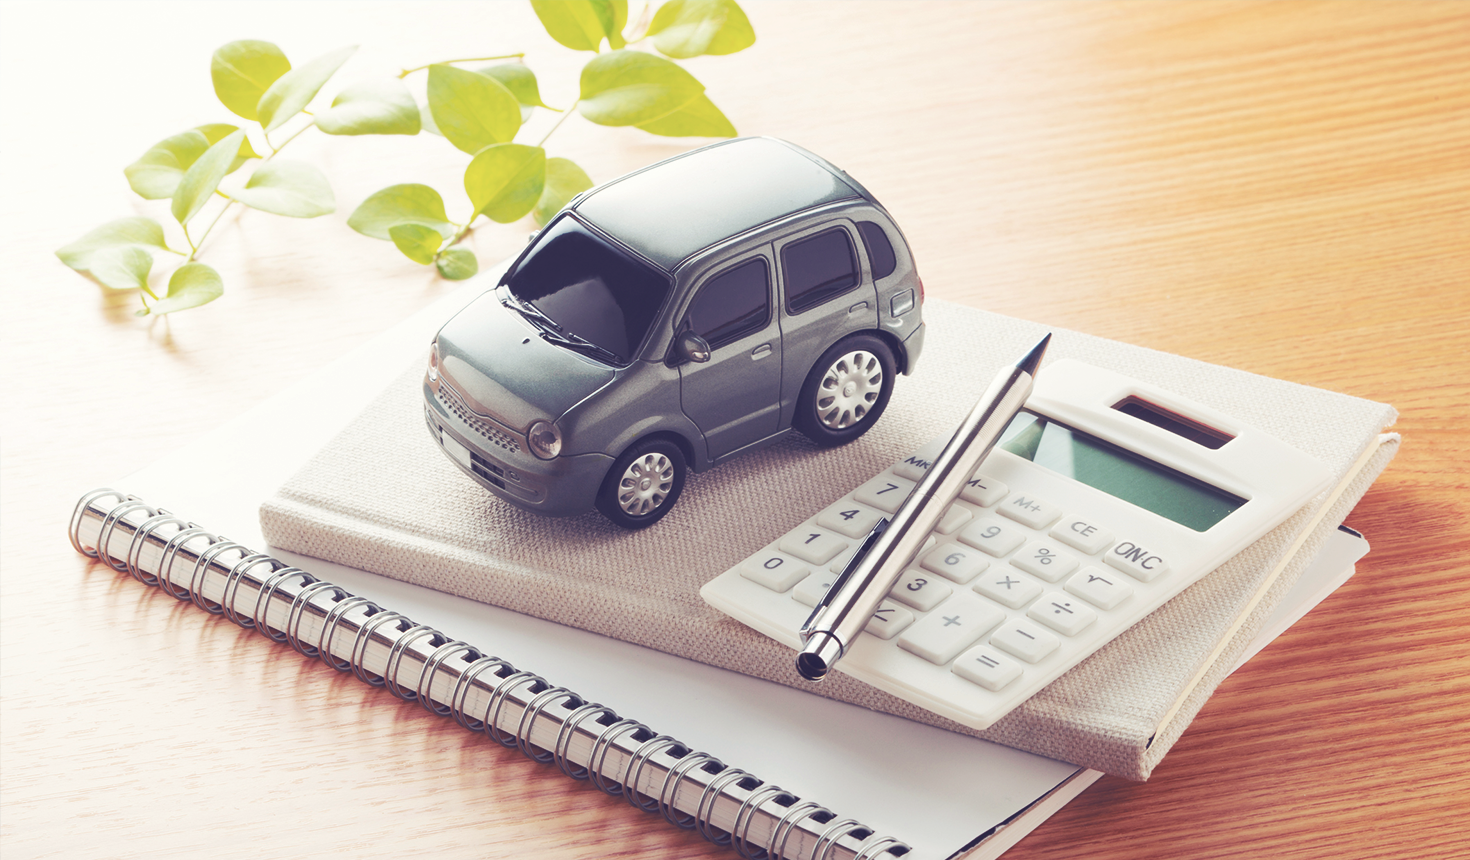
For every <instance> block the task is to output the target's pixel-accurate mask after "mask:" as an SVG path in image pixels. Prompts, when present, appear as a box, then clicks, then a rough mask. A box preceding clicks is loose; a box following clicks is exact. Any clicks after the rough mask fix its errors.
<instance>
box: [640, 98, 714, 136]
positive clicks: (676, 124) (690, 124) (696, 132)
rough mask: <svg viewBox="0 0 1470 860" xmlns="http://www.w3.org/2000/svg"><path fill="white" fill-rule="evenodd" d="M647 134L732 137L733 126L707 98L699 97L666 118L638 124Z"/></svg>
mask: <svg viewBox="0 0 1470 860" xmlns="http://www.w3.org/2000/svg"><path fill="white" fill-rule="evenodd" d="M638 127H639V128H641V129H643V130H644V131H646V132H648V133H649V134H661V135H663V136H664V137H734V136H735V126H734V125H732V124H731V123H730V120H729V119H727V118H726V117H725V114H724V113H722V112H721V111H720V109H719V108H717V107H715V103H714V102H712V101H710V100H709V96H703V95H702V96H700V97H699V98H697V99H695V100H694V101H692V102H690V103H689V104H687V105H684V106H683V107H681V108H679V109H678V110H676V111H674V112H673V113H671V114H669V115H668V116H663V117H659V118H658V119H656V120H654V121H652V122H645V123H640V124H639V125H638Z"/></svg>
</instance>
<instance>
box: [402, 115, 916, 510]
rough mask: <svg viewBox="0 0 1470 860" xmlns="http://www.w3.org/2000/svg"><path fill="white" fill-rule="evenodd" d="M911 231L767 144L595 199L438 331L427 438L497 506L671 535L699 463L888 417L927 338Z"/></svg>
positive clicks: (569, 210) (696, 158)
mask: <svg viewBox="0 0 1470 860" xmlns="http://www.w3.org/2000/svg"><path fill="white" fill-rule="evenodd" d="M923 295H924V294H923V284H921V283H920V281H919V278H918V274H917V273H916V272H915V270H914V262H913V259H912V258H911V257H910V255H909V250H908V246H907V244H905V242H904V239H903V234H902V233H900V232H899V229H898V226H897V225H896V224H894V223H893V219H892V218H890V217H889V215H888V213H887V211H885V210H884V209H883V207H882V206H881V205H879V204H878V202H877V201H876V200H874V199H873V196H872V195H871V194H869V193H868V191H867V190H866V189H864V188H863V187H862V186H861V185H859V184H858V183H857V182H855V181H854V180H853V179H852V178H851V177H850V176H848V175H847V174H846V173H844V172H842V171H841V170H839V169H837V168H836V167H833V166H832V165H831V164H829V163H828V162H827V161H825V160H823V159H822V158H819V157H818V156H816V155H813V154H812V153H810V152H807V151H806V150H803V149H801V148H799V147H797V146H793V145H792V144H789V143H786V142H784V141H779V140H774V139H771V138H740V139H736V140H730V141H726V142H722V143H717V144H714V145H712V146H707V147H703V148H701V149H696V150H693V151H691V152H688V153H685V154H683V155H680V156H676V157H674V158H670V159H668V160H667V161H662V162H659V163H658V164H654V165H652V166H650V167H647V168H644V169H642V170H639V171H636V172H634V173H630V174H628V175H627V176H624V177H622V178H619V179H615V180H613V181H611V182H608V183H606V184H604V185H601V186H598V187H597V188H593V189H591V190H590V191H587V192H585V193H583V194H581V195H579V196H577V197H576V198H575V199H573V200H572V202H571V203H569V204H568V205H567V207H566V208H565V209H563V210H562V211H561V212H560V213H558V214H557V216H556V217H555V219H553V220H552V221H551V222H550V223H549V224H547V226H546V228H545V229H543V230H541V231H540V233H538V234H537V235H536V236H534V237H533V240H532V242H531V243H529V244H528V245H527V247H526V249H525V250H524V251H523V252H522V253H521V255H520V257H519V258H517V259H516V261H515V262H514V263H513V264H512V265H511V266H510V267H509V268H508V269H507V270H506V273H505V275H504V276H503V277H502V278H501V279H500V282H499V284H498V285H497V286H496V287H495V288H494V289H493V290H490V291H488V292H486V293H485V294H484V295H481V296H480V297H479V298H477V299H475V300H474V301H473V302H471V303H470V304H469V306H467V307H466V308H465V309H464V310H462V311H460V312H459V313H458V314H457V315H456V316H455V317H454V318H453V319H451V320H450V321H449V322H448V323H446V324H445V325H444V327H443V328H442V329H441V330H440V331H439V334H438V336H437V337H436V338H435V340H434V347H433V352H432V355H431V358H430V363H429V368H428V372H427V375H426V377H425V380H424V399H425V404H426V408H425V412H426V417H427V419H428V424H429V429H430V431H431V432H432V433H433V435H434V438H435V439H436V440H437V441H438V442H439V444H440V445H441V446H443V448H444V451H445V453H447V454H448V455H449V457H450V458H451V459H452V460H454V461H455V462H456V463H458V464H459V465H460V467H461V468H463V469H464V470H465V471H466V472H467V473H469V475H470V476H471V477H473V478H474V479H475V480H476V481H478V482H479V483H480V484H482V485H483V486H484V487H486V488H487V489H488V490H490V492H492V493H494V494H495V495H497V496H499V497H501V498H502V499H505V500H506V501H508V502H511V503H512V504H515V505H518V506H520V507H522V508H525V509H526V510H529V511H535V512H537V513H541V514H547V515H551V516H565V515H570V514H579V513H583V512H585V511H588V510H590V509H592V508H593V507H595V508H597V510H599V511H601V512H602V513H603V514H604V515H606V516H607V518H608V519H610V520H612V521H613V522H614V523H616V524H618V525H620V526H623V527H624V528H630V529H632V528H642V527H644V526H648V525H652V524H653V523H655V522H657V521H658V520H659V519H660V518H661V517H663V516H664V514H666V513H668V511H669V509H670V508H671V507H673V505H674V502H675V501H677V500H678V498H679V493H680V491H681V490H682V488H683V486H684V478H685V475H686V473H687V472H688V471H689V470H691V469H692V470H693V471H695V472H702V471H704V470H706V469H708V468H710V467H712V466H715V465H718V464H720V463H723V462H724V461H726V460H728V459H730V458H732V457H735V456H737V455H739V454H742V453H744V452H747V451H752V450H755V449H757V448H761V447H763V446H766V445H769V444H771V443H772V442H775V441H776V440H778V439H780V438H782V437H783V436H785V435H786V434H788V433H790V432H792V430H793V429H795V430H800V431H801V432H802V433H804V434H805V435H806V436H808V437H810V438H811V439H812V441H814V442H816V443H817V444H818V445H822V446H830V445H840V444H842V443H844V442H849V441H851V440H853V439H856V438H857V437H858V436H861V435H862V434H863V433H864V432H866V431H867V429H868V428H869V427H871V426H872V425H873V423H874V422H875V421H877V420H878V416H879V415H881V414H882V413H883V408H884V406H885V405H887V403H888V397H889V394H890V393H891V392H892V390H893V380H894V376H895V375H896V374H898V373H905V374H907V373H910V372H912V371H913V368H914V363H915V362H916V361H917V360H918V358H919V351H920V348H921V347H922V345H923V342H924V323H923V321H922V319H921V316H920V305H921V304H922V302H923Z"/></svg>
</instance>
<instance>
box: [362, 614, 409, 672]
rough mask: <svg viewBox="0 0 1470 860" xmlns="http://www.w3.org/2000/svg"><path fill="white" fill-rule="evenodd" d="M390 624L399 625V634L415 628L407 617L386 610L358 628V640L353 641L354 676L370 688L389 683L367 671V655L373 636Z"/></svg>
mask: <svg viewBox="0 0 1470 860" xmlns="http://www.w3.org/2000/svg"><path fill="white" fill-rule="evenodd" d="M390 622H391V623H395V624H397V625H398V632H400V633H402V632H403V631H404V630H407V629H408V628H409V627H412V626H413V622H412V621H409V620H408V618H407V616H404V615H402V614H401V613H398V612H390V611H388V610H384V611H382V612H379V613H377V614H376V615H374V616H373V617H372V618H369V619H368V620H367V623H365V624H363V625H362V626H360V627H358V628H357V638H355V639H353V640H352V674H354V675H356V676H357V680H359V681H361V682H363V683H364V684H367V685H368V686H369V687H381V686H383V685H384V684H386V683H387V681H388V679H387V678H385V677H383V676H382V675H374V674H372V673H371V672H369V671H368V670H367V660H366V655H367V646H368V643H369V642H371V641H373V634H374V633H377V632H378V628H379V627H383V626H386V625H387V624H389V623H390Z"/></svg>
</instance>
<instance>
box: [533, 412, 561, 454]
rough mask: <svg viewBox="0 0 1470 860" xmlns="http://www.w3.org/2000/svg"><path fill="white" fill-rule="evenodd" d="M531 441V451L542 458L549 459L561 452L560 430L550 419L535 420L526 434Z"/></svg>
mask: <svg viewBox="0 0 1470 860" xmlns="http://www.w3.org/2000/svg"><path fill="white" fill-rule="evenodd" d="M526 438H527V440H528V441H529V442H530V443H531V453H532V454H535V455H536V456H537V457H540V458H541V459H543V460H550V459H551V458H553V457H555V456H556V455H557V454H560V453H561V431H560V430H558V429H556V425H555V424H552V423H551V422H550V421H537V422H536V423H535V424H532V425H531V432H530V433H527V434H526Z"/></svg>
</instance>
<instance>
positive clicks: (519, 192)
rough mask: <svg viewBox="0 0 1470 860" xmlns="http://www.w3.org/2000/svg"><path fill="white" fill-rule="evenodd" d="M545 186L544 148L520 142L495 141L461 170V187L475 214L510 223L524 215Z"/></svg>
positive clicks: (539, 196)
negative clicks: (462, 178)
mask: <svg viewBox="0 0 1470 860" xmlns="http://www.w3.org/2000/svg"><path fill="white" fill-rule="evenodd" d="M545 186H546V150H544V149H542V148H541V147H539V146H525V145H524V144H519V143H498V144H496V145H494V146H487V147H486V148H484V149H482V150H480V152H478V153H476V155H475V157H474V160H472V161H471V162H470V166H469V167H467V168H466V169H465V172H464V190H465V193H467V194H469V196H470V202H471V203H473V204H474V206H475V215H480V214H482V213H483V214H484V215H486V216H487V217H489V218H490V220H491V221H497V222H499V223H501V224H509V223H510V222H512V221H515V220H516V219H518V218H523V217H525V215H526V213H528V212H530V211H531V210H532V209H533V208H535V206H536V201H538V200H540V199H541V191H542V189H543V188H545Z"/></svg>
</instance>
